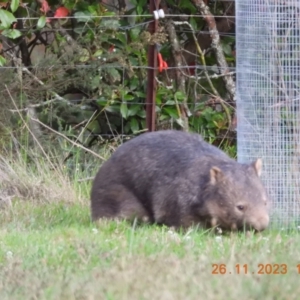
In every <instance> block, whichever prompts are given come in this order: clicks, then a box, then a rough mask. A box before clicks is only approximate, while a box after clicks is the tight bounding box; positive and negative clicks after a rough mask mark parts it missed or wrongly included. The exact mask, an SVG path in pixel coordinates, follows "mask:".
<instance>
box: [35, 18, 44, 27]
mask: <svg viewBox="0 0 300 300" xmlns="http://www.w3.org/2000/svg"><path fill="white" fill-rule="evenodd" d="M45 25H46V16H41V17H40V18H39V20H38V22H37V25H36V27H37V28H38V29H41V28H44V27H45Z"/></svg>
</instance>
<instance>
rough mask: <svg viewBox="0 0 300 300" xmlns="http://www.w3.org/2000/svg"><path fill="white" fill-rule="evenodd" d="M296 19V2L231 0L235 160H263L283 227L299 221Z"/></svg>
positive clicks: (299, 41) (299, 23) (299, 21)
mask: <svg viewBox="0 0 300 300" xmlns="http://www.w3.org/2000/svg"><path fill="white" fill-rule="evenodd" d="M299 17H300V2H299V0H294V1H278V0H273V1H272V0H237V1H236V40H237V42H236V50H237V116H238V126H237V138H238V145H237V147H238V160H239V161H240V162H248V161H251V160H254V159H256V158H257V157H262V159H263V162H264V169H263V175H262V179H263V181H264V183H265V185H266V187H267V190H268V192H269V195H270V197H271V199H272V202H273V204H272V220H273V224H279V225H280V226H283V227H285V228H286V227H289V226H293V225H295V223H294V222H297V223H298V222H299V220H300V164H299V162H300V160H299V154H300V134H299V132H300V111H299V109H300V107H299V101H300V50H299V49H300V18H299ZM292 224H293V225H292Z"/></svg>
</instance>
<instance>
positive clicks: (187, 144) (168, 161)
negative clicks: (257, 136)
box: [91, 130, 269, 231]
mask: <svg viewBox="0 0 300 300" xmlns="http://www.w3.org/2000/svg"><path fill="white" fill-rule="evenodd" d="M261 167H262V162H261V160H260V159H258V160H256V161H255V162H253V163H251V164H249V165H248V164H240V163H238V162H236V161H235V160H233V159H231V158H229V157H228V156H227V155H226V154H225V153H224V152H223V151H221V150H220V149H218V148H217V147H215V146H212V145H210V144H208V143H206V142H205V141H204V140H203V139H202V137H201V136H200V135H198V134H191V133H186V132H182V131H175V130H174V131H173V130H166V131H157V132H150V133H144V134H142V135H140V136H138V137H135V138H133V139H131V140H129V141H128V142H125V143H124V144H123V145H121V146H120V147H119V148H118V149H117V150H116V151H115V152H114V153H113V155H112V156H111V157H110V159H108V160H107V161H106V162H105V163H104V164H103V165H102V167H101V168H100V170H99V172H98V174H97V175H96V177H95V179H94V182H93V186H92V192H91V214H92V220H94V221H95V220H97V219H99V218H125V219H134V218H137V220H148V221H149V222H151V223H157V224H164V225H167V226H174V227H189V226H191V225H197V224H199V225H201V226H204V227H206V228H209V227H212V226H219V227H220V228H222V229H225V230H226V229H229V230H231V229H233V230H235V229H243V228H246V229H250V228H252V229H255V230H256V231H262V230H264V229H265V228H266V227H267V226H268V224H269V213H268V211H269V199H268V196H267V193H266V190H265V188H264V186H263V184H262V183H261V180H260V178H259V176H260V173H261Z"/></svg>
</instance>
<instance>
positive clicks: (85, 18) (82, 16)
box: [74, 11, 93, 23]
mask: <svg viewBox="0 0 300 300" xmlns="http://www.w3.org/2000/svg"><path fill="white" fill-rule="evenodd" d="M74 17H75V18H76V19H77V22H84V23H88V22H89V21H91V20H92V19H93V18H92V16H91V14H90V13H89V12H87V11H84V12H83V11H78V12H76V13H75V14H74Z"/></svg>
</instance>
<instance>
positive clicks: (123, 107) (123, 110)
mask: <svg viewBox="0 0 300 300" xmlns="http://www.w3.org/2000/svg"><path fill="white" fill-rule="evenodd" d="M120 112H121V115H122V117H123V118H124V119H127V116H128V107H127V104H126V103H122V104H121V106H120Z"/></svg>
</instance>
